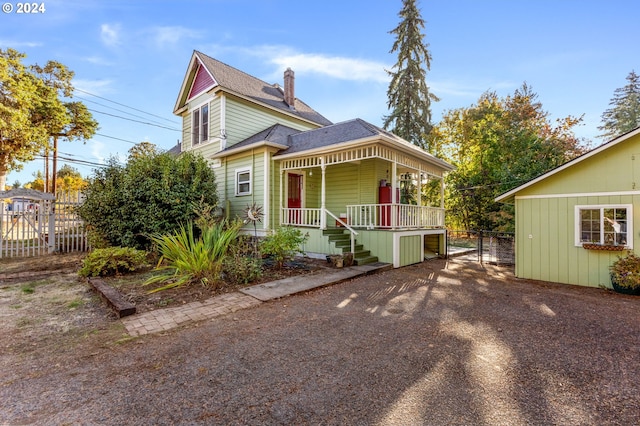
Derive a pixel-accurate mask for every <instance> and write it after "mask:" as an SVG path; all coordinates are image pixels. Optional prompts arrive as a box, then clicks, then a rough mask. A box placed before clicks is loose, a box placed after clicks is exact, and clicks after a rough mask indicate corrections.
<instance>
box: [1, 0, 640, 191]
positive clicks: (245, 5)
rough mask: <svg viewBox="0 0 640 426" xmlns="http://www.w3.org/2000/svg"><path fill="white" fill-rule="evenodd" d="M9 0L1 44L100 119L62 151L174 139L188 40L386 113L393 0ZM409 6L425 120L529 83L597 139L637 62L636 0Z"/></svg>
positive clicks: (356, 112)
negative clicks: (70, 81) (65, 87)
mask: <svg viewBox="0 0 640 426" xmlns="http://www.w3.org/2000/svg"><path fill="white" fill-rule="evenodd" d="M5 3H9V4H11V5H12V6H13V9H14V10H13V11H12V12H11V13H1V14H0V47H1V48H3V49H6V48H8V47H11V48H14V49H16V50H18V51H21V52H23V53H26V54H27V59H26V60H25V62H26V63H29V64H30V63H38V64H44V63H45V62H46V61H47V60H50V59H51V60H57V61H60V62H62V63H64V64H65V65H67V66H68V67H69V68H70V69H72V70H73V71H75V79H74V83H75V86H76V87H77V88H78V89H79V90H78V91H77V92H76V95H77V96H76V97H77V98H78V99H79V100H82V101H84V102H85V103H86V104H87V106H88V107H89V108H91V109H92V110H94V117H95V118H96V119H97V120H98V121H99V122H100V130H99V132H98V133H99V135H96V136H95V137H94V138H93V139H92V140H90V141H88V142H87V143H86V144H85V145H82V144H81V143H78V142H74V143H68V142H63V143H60V148H59V150H60V152H61V154H60V155H61V157H66V158H73V159H75V160H80V161H84V162H91V163H102V162H104V161H105V159H107V158H108V157H109V156H112V155H117V156H119V157H120V158H121V159H125V158H126V156H127V151H128V150H129V149H130V148H131V147H132V146H133V143H134V142H140V141H143V140H147V141H150V142H153V143H155V144H156V145H158V146H159V147H161V148H163V149H169V148H171V147H172V146H173V145H175V144H176V142H177V141H178V140H179V139H180V138H181V134H180V132H179V131H178V129H179V128H180V120H179V119H178V118H177V117H175V116H173V114H172V110H173V106H174V104H175V101H176V97H177V95H178V91H179V89H180V84H181V82H182V78H183V77H184V74H185V71H186V68H187V64H188V62H189V59H190V57H191V54H192V52H193V50H194V49H195V50H200V51H202V52H204V53H206V54H208V55H209V56H212V57H215V58H216V59H219V60H221V61H223V62H225V63H227V64H229V65H232V66H234V67H236V68H239V69H241V70H243V71H245V72H247V73H249V74H251V75H254V76H256V77H259V78H261V79H263V80H265V81H267V82H269V83H280V84H282V75H283V72H284V70H285V69H286V68H287V67H291V68H292V69H293V70H294V71H295V72H296V96H297V97H298V98H300V99H302V100H303V101H305V102H306V103H307V104H309V105H310V106H312V107H313V108H315V109H316V110H318V111H319V112H321V113H322V114H323V115H325V116H326V117H327V118H329V119H330V120H332V121H334V122H339V121H344V120H348V119H352V118H356V117H359V118H362V119H365V120H367V121H369V122H371V123H373V124H376V125H381V124H382V117H383V116H384V115H385V114H387V112H388V111H387V107H386V102H387V95H386V91H387V87H388V81H389V80H388V77H387V75H386V73H385V71H384V70H385V68H386V69H390V68H391V67H392V66H393V64H394V62H395V59H396V57H395V55H393V54H390V53H389V51H390V49H391V46H392V44H393V41H394V38H393V36H392V35H391V34H389V31H390V30H392V29H393V28H395V27H396V26H397V24H398V22H399V17H398V12H399V11H400V9H401V1H400V0H342V1H334V0H324V1H299V0H296V1H294V0H208V1H204V0H180V1H177V0H172V1H164V0H135V1H133V0H126V1H124V0H110V1H108V0H101V1H98V0H48V1H44V2H40V3H44V6H45V12H44V13H40V14H28V15H27V14H18V13H16V8H17V6H18V5H17V2H13V1H9V2H5ZM418 4H419V7H420V9H421V11H422V17H423V18H424V19H425V20H426V21H427V24H426V28H425V31H424V32H425V34H426V38H425V41H426V42H427V43H428V44H429V49H430V51H431V54H432V62H431V71H430V72H429V73H428V75H427V82H428V84H429V86H430V88H431V91H432V92H433V93H434V94H436V95H437V96H438V97H440V98H441V101H440V102H438V103H435V104H433V107H432V112H433V119H434V122H438V121H439V120H440V117H441V116H442V114H443V113H444V112H446V111H447V110H450V109H455V108H462V107H468V106H470V105H472V104H474V103H475V102H476V101H477V99H478V98H479V96H480V95H481V94H482V93H483V92H485V91H487V90H491V91H495V92H497V93H498V94H499V95H500V96H506V95H509V94H511V93H513V91H514V90H515V89H516V88H518V87H519V86H520V85H521V84H522V83H523V82H525V81H526V82H527V84H529V85H530V86H532V88H533V90H534V91H535V92H536V93H538V95H539V100H540V101H541V102H542V104H543V107H544V109H545V110H546V111H548V112H549V113H550V117H551V118H552V119H555V118H560V117H564V116H567V115H573V116H580V115H582V114H584V119H585V123H584V125H583V126H581V127H580V128H578V129H577V132H576V133H577V134H578V136H580V137H583V138H586V139H590V140H592V141H594V143H600V142H602V141H601V140H600V139H597V135H598V133H599V132H598V130H597V127H598V125H600V116H601V114H602V112H603V111H604V110H605V109H607V108H608V104H609V101H610V99H611V97H612V96H613V92H614V90H615V89H616V88H618V87H622V86H624V85H625V83H626V81H625V77H626V76H627V75H628V73H629V72H630V71H631V70H632V69H635V70H636V72H640V43H638V40H640V39H639V37H638V34H637V17H638V16H640V2H637V1H636V0H606V1H605V0H600V1H593V0H553V1H552V0H517V1H516V0H511V1H509V0H482V1H480V0H440V1H427V0H420V1H419V2H418ZM94 95H97V96H100V98H98V97H96V96H94ZM132 108H134V109H132ZM98 111H99V112H98ZM104 113H108V114H110V115H107V114H104ZM114 115H116V116H120V117H124V118H119V117H114ZM125 118H127V119H128V120H127V119H125ZM131 120H137V121H142V122H144V123H151V124H153V125H149V124H143V123H139V122H136V121H131ZM119 139H124V140H125V141H122V140H119ZM64 163H65V162H64V161H60V165H62V164H64ZM71 165H72V166H73V167H75V168H77V169H78V170H79V171H80V172H81V173H82V174H83V175H85V176H87V175H89V174H90V173H91V171H92V167H90V166H84V165H79V164H77V163H71ZM43 169H44V166H43V161H42V160H39V161H36V162H33V163H29V164H27V165H25V169H24V170H23V171H22V172H11V173H10V174H9V176H8V178H7V184H12V183H13V182H14V181H15V180H19V181H21V182H22V183H24V182H27V181H30V180H33V177H32V175H33V173H34V172H35V171H36V170H43Z"/></svg>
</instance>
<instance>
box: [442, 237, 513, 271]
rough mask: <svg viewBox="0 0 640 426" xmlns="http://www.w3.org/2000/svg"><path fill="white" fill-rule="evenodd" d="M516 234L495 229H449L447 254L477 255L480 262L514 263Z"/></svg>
mask: <svg viewBox="0 0 640 426" xmlns="http://www.w3.org/2000/svg"><path fill="white" fill-rule="evenodd" d="M515 241H516V240H515V234H514V233H512V232H494V231H451V230H450V231H447V255H449V256H456V255H460V254H465V255H474V256H477V259H478V262H481V263H492V264H496V265H514V264H515V260H516V251H515Z"/></svg>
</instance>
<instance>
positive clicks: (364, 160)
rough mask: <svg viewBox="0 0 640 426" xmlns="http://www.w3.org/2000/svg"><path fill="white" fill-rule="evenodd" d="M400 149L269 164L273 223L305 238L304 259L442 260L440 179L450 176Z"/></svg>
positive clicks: (368, 146)
mask: <svg viewBox="0 0 640 426" xmlns="http://www.w3.org/2000/svg"><path fill="white" fill-rule="evenodd" d="M334 148H337V147H334ZM403 148H404V146H402V147H400V149H398V147H397V145H396V146H393V147H391V146H386V145H385V144H384V143H381V141H380V140H377V141H374V142H370V143H362V142H361V143H359V144H353V145H351V146H347V147H345V146H342V147H340V148H339V149H334V150H333V151H331V152H326V151H325V152H318V153H316V154H313V155H310V154H307V155H305V156H291V157H287V156H286V155H277V156H274V160H275V165H276V166H275V168H276V170H278V173H279V180H278V182H279V194H280V197H279V200H278V201H276V203H277V209H276V210H277V211H275V212H274V213H275V218H276V220H277V221H278V222H279V225H280V226H294V227H298V228H300V229H301V230H302V231H303V232H304V233H305V234H306V235H308V237H309V238H308V241H307V246H306V247H305V248H304V250H305V252H312V253H316V254H336V253H342V252H352V253H354V256H355V257H356V258H358V257H360V258H361V259H364V260H370V259H376V260H378V259H379V260H380V261H382V262H388V263H392V264H393V265H394V267H400V266H405V265H408V264H412V263H418V262H421V261H422V260H423V259H424V258H425V257H426V256H427V253H432V252H437V253H443V252H444V241H445V228H444V226H445V210H444V182H443V178H444V173H445V172H446V171H448V170H450V169H451V168H450V166H449V165H448V164H447V163H444V162H442V161H441V160H439V159H437V158H435V157H433V156H431V155H430V154H428V153H426V152H424V151H422V150H419V149H417V148H416V147H414V146H411V147H408V148H406V151H408V152H405V151H404V150H403ZM364 260H363V261H364Z"/></svg>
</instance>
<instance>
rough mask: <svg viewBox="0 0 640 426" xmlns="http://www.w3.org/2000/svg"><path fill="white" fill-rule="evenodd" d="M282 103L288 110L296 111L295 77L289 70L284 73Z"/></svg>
mask: <svg viewBox="0 0 640 426" xmlns="http://www.w3.org/2000/svg"><path fill="white" fill-rule="evenodd" d="M284 101H285V102H286V103H287V105H289V108H291V109H296V90H295V76H294V72H293V70H291V68H287V70H286V71H285V72H284Z"/></svg>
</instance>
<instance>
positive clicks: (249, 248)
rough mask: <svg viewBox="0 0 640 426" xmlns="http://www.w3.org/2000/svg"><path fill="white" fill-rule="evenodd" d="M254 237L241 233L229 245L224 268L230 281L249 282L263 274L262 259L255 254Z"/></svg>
mask: <svg viewBox="0 0 640 426" xmlns="http://www.w3.org/2000/svg"><path fill="white" fill-rule="evenodd" d="M254 246H255V244H254V238H252V237H250V236H248V235H240V236H238V238H237V239H236V241H235V242H234V243H233V244H232V245H231V246H230V247H229V254H228V256H227V257H226V259H225V261H224V266H223V270H224V273H225V276H226V277H227V278H228V280H229V281H231V282H233V283H236V284H248V283H250V282H253V281H256V280H257V279H259V278H260V277H261V276H262V259H260V258H258V257H256V256H255V250H254Z"/></svg>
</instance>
